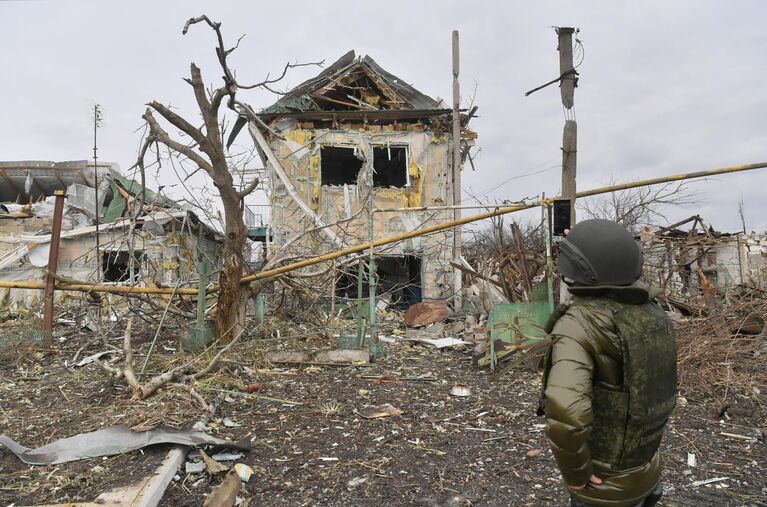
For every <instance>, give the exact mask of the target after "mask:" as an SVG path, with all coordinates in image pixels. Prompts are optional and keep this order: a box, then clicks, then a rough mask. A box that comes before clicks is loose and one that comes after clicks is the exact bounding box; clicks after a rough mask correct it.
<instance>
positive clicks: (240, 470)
mask: <svg viewBox="0 0 767 507" xmlns="http://www.w3.org/2000/svg"><path fill="white" fill-rule="evenodd" d="M234 471H235V472H237V476H238V477H239V478H240V480H241V481H242V482H248V481H249V480H250V476H251V475H253V469H252V468H250V467H249V466H248V465H243V464H242V463H237V464H236V465H234Z"/></svg>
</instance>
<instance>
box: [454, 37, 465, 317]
mask: <svg viewBox="0 0 767 507" xmlns="http://www.w3.org/2000/svg"><path fill="white" fill-rule="evenodd" d="M458 56H459V52H458V30H453V203H452V204H453V206H455V208H454V209H453V219H454V220H459V219H460V218H461V210H460V209H459V208H458V206H459V205H460V204H461V115H460V112H459V109H460V107H461V85H460V84H459V82H458V72H459V58H458ZM453 262H455V263H456V264H459V265H460V264H461V227H460V226H458V227H455V228H454V229H453ZM462 277H463V273H462V272H461V270H460V269H458V268H453V294H454V299H453V301H454V309H455V311H456V312H459V311H461V309H462V308H463V295H462V294H461V292H462V289H463V278H462Z"/></svg>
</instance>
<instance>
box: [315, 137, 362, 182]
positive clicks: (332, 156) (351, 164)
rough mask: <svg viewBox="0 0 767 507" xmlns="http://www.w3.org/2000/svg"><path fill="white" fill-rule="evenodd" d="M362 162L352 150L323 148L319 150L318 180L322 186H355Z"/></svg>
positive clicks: (331, 147) (337, 147)
mask: <svg viewBox="0 0 767 507" xmlns="http://www.w3.org/2000/svg"><path fill="white" fill-rule="evenodd" d="M361 168H362V160H360V159H359V158H357V156H356V155H355V150H354V148H342V147H339V146H323V147H322V148H320V178H321V183H322V185H337V186H341V185H356V184H357V176H359V173H360V169H361Z"/></svg>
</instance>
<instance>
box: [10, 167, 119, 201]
mask: <svg viewBox="0 0 767 507" xmlns="http://www.w3.org/2000/svg"><path fill="white" fill-rule="evenodd" d="M98 167H99V175H98V177H99V179H100V180H101V179H102V178H104V177H105V176H108V175H109V174H110V173H111V172H112V171H113V169H114V168H116V167H117V164H115V163H112V162H99V166H98ZM94 169H95V167H94V165H93V162H92V161H87V160H76V161H72V162H50V161H41V160H25V161H18V162H0V183H1V184H0V202H15V201H17V200H18V201H19V202H29V201H37V200H39V199H41V198H45V197H47V196H49V195H53V192H54V191H56V190H66V189H67V187H68V186H69V185H71V184H73V183H81V184H83V185H86V186H89V187H92V186H93V184H94V182H93V176H94V172H95V171H94Z"/></svg>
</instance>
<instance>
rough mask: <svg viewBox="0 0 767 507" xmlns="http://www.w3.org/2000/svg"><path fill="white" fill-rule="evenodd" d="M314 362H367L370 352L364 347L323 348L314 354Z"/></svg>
mask: <svg viewBox="0 0 767 507" xmlns="http://www.w3.org/2000/svg"><path fill="white" fill-rule="evenodd" d="M314 362H316V363H338V364H348V363H351V364H356V363H369V362H370V352H368V351H367V350H365V349H341V350H325V351H322V352H319V353H317V354H316V355H315V356H314Z"/></svg>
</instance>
